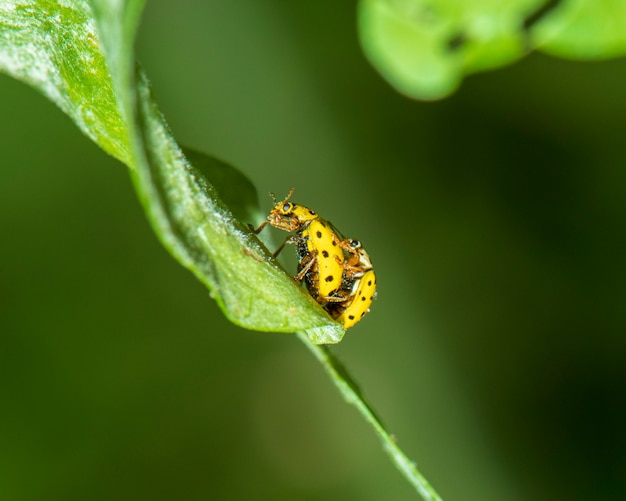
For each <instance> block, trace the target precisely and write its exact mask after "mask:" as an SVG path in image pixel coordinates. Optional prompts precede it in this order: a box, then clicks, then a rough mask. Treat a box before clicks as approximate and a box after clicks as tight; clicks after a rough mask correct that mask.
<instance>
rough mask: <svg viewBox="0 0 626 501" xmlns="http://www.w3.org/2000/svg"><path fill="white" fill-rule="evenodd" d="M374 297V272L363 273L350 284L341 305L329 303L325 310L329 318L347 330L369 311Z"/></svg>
mask: <svg viewBox="0 0 626 501" xmlns="http://www.w3.org/2000/svg"><path fill="white" fill-rule="evenodd" d="M375 295H376V275H375V274H374V270H369V271H367V272H365V274H364V275H363V276H362V277H359V278H357V279H355V280H354V281H353V282H352V288H351V289H350V294H349V295H348V298H347V299H346V300H345V301H343V302H341V303H329V308H328V309H327V311H328V313H329V314H330V316H331V317H333V318H334V319H335V320H336V321H337V322H340V323H342V324H343V326H344V327H345V328H346V329H349V328H350V327H352V326H353V325H354V324H356V323H357V322H358V321H359V320H361V319H362V318H363V317H364V316H365V314H366V313H367V312H368V311H370V307H371V306H372V301H374V297H375Z"/></svg>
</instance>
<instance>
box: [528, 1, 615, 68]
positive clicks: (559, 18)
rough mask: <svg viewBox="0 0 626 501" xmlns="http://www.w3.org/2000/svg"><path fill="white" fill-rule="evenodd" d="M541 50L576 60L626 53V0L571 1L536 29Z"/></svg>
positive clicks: (534, 31)
mask: <svg viewBox="0 0 626 501" xmlns="http://www.w3.org/2000/svg"><path fill="white" fill-rule="evenodd" d="M532 35H533V38H534V40H535V43H536V45H537V46H538V47H539V48H540V50H541V51H543V52H547V53H549V54H552V55H555V56H560V57H566V58H572V59H606V58H611V57H617V56H622V55H624V54H625V53H626V2H625V1H624V0H594V1H590V0H569V1H567V2H562V4H561V5H559V6H558V8H555V9H554V11H553V12H552V13H551V14H550V15H547V16H546V18H545V19H544V20H543V21H542V22H541V23H539V24H538V25H537V27H536V29H535V30H533V32H532Z"/></svg>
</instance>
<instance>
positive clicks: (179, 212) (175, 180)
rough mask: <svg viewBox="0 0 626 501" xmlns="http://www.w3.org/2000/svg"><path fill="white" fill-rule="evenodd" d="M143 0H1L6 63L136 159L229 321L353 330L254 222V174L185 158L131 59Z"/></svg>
mask: <svg viewBox="0 0 626 501" xmlns="http://www.w3.org/2000/svg"><path fill="white" fill-rule="evenodd" d="M143 3H144V2H143V0H127V1H123V0H93V1H92V2H91V3H89V2H87V1H83V0H65V1H61V2H57V1H51V0H37V1H27V0H4V1H3V3H2V4H1V5H0V70H1V71H4V72H6V73H8V74H9V75H12V76H14V77H16V78H19V79H21V80H23V81H24V82H26V83H28V84H29V85H31V86H33V87H35V88H36V89H38V90H39V91H40V92H42V93H43V94H44V95H46V96H47V97H48V98H50V99H51V100H52V101H54V102H55V103H56V104H57V105H58V106H59V107H60V108H61V109H62V110H63V111H64V112H65V113H67V114H68V115H69V116H70V117H71V118H72V119H73V120H74V121H75V122H76V124H77V125H78V126H79V127H80V129H81V130H82V131H83V132H84V133H85V134H86V135H87V136H89V137H90V138H91V139H93V140H94V141H95V142H96V143H97V144H99V145H100V146H101V147H102V148H103V149H104V150H105V151H107V152H108V153H110V154H111V155H113V156H115V157H116V158H118V159H119V160H121V161H122V162H124V163H125V164H126V165H128V166H129V167H130V168H131V175H132V178H133V181H134V183H135V188H136V190H137V193H138V194H139V197H140V199H141V201H142V203H143V205H144V209H145V211H146V213H147V215H148V218H149V220H150V222H151V223H152V226H153V228H154V230H155V232H156V234H157V236H158V237H159V239H160V240H161V242H162V243H163V244H164V245H165V247H166V248H167V249H168V250H169V251H170V252H171V253H172V255H174V256H175V257H176V259H178V261H180V263H181V264H183V266H185V267H186V268H188V269H189V270H191V271H192V272H193V273H194V274H195V275H196V276H197V277H198V278H199V279H200V280H201V281H202V282H203V283H204V284H205V285H206V286H207V287H208V288H209V290H210V292H211V295H212V296H213V297H214V298H215V300H216V301H217V302H218V304H219V305H220V306H221V308H222V309H223V311H224V313H225V314H226V315H227V317H228V318H229V319H230V320H231V321H232V322H234V323H236V324H238V325H241V326H243V327H246V328H249V329H255V330H260V331H275V332H295V331H298V330H306V332H307V335H308V336H309V338H310V339H311V340H312V341H313V342H315V343H335V342H338V341H340V340H341V338H342V336H343V333H344V329H343V328H342V327H341V326H340V325H339V324H337V323H336V322H333V321H332V320H331V319H330V317H329V316H328V315H327V314H326V313H325V312H324V310H323V309H322V308H321V307H320V306H319V305H318V304H317V303H316V302H315V301H314V300H313V299H311V297H310V296H309V295H308V293H306V292H305V291H304V290H303V289H302V288H301V287H300V286H299V285H297V284H296V283H295V282H294V281H293V279H292V278H291V277H290V276H289V275H288V274H287V273H286V272H285V271H284V270H283V269H282V268H281V267H280V266H279V265H278V264H277V263H276V262H275V261H274V260H272V259H271V257H270V255H269V252H268V250H267V249H266V248H265V247H264V246H263V245H262V244H261V243H260V241H259V240H258V239H257V237H256V236H255V235H254V234H253V233H252V232H251V231H250V230H249V229H248V227H247V224H246V223H255V222H258V220H259V219H260V211H259V209H258V206H257V203H256V194H255V193H254V188H253V187H252V185H251V184H250V182H249V181H248V180H246V179H245V178H244V177H243V176H242V175H241V174H240V173H238V172H237V171H236V170H234V169H233V168H232V167H229V166H227V165H226V164H224V163H221V162H219V161H217V160H215V159H211V158H210V157H207V156H204V155H202V154H199V153H196V152H188V155H189V157H187V156H185V154H184V152H183V150H182V149H181V148H180V147H179V146H178V145H177V143H176V141H175V140H174V138H173V137H172V135H171V133H170V131H169V129H168V128H167V125H166V123H165V120H164V118H163V116H162V115H161V113H160V112H159V110H158V108H157V106H156V104H155V102H154V99H153V98H152V95H151V93H150V86H149V83H148V80H147V78H146V76H145V74H144V73H143V72H142V71H141V69H139V68H138V67H137V66H136V64H135V62H134V59H133V45H134V37H135V32H136V29H137V25H138V21H139V16H140V14H141V9H142V7H143ZM189 159H191V160H192V161H194V162H196V166H193V165H192V163H191V162H190V160H189ZM209 179H215V180H216V181H218V182H219V187H220V188H219V191H218V190H216V189H215V188H214V187H213V185H212V184H211V182H210V181H209ZM224 200H227V201H229V202H230V203H232V209H233V210H232V211H231V209H230V208H229V207H228V206H227V205H226V204H225V203H224ZM233 211H234V212H235V213H236V214H237V215H238V216H239V217H241V218H244V220H243V221H239V220H237V219H236V218H235V216H234V214H233ZM164 286H166V285H165V284H164Z"/></svg>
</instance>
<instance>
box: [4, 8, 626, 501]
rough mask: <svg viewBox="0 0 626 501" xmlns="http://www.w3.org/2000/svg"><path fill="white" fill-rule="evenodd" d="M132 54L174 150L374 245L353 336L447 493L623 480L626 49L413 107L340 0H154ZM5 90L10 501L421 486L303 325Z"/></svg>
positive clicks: (349, 346)
mask: <svg viewBox="0 0 626 501" xmlns="http://www.w3.org/2000/svg"><path fill="white" fill-rule="evenodd" d="M138 52H139V59H140V60H141V61H142V63H143V65H144V67H145V69H146V70H147V72H148V74H149V75H150V77H151V79H152V82H153V85H154V89H155V93H156V95H157V98H158V100H159V102H160V104H161V106H162V109H163V111H164V113H165V115H166V117H167V118H168V120H169V122H170V125H171V126H172V128H173V131H174V133H175V135H176V136H177V138H178V139H179V141H180V142H181V143H182V144H185V145H188V146H192V147H194V148H196V149H199V150H202V151H205V152H208V153H211V154H214V155H216V156H218V157H220V158H222V159H224V160H226V161H228V162H230V163H232V164H234V165H236V166H238V167H239V168H240V169H241V170H243V171H244V172H245V173H246V174H247V175H248V176H249V177H250V178H251V179H252V180H253V181H254V182H255V184H256V185H257V187H258V190H259V196H260V198H261V201H262V203H263V205H264V207H266V208H267V209H269V206H270V199H269V197H266V193H267V192H269V191H274V192H276V193H277V194H283V193H286V192H287V191H288V189H289V188H290V187H291V186H295V187H296V190H297V191H296V196H295V199H296V201H300V202H302V203H305V204H307V205H310V206H311V207H313V208H315V209H317V210H318V211H319V212H320V213H321V214H322V215H323V216H324V217H326V218H328V219H331V220H332V221H333V223H335V225H337V226H338V227H339V228H340V229H342V231H344V232H345V233H347V234H349V235H350V236H352V237H358V238H360V239H361V240H363V241H364V242H365V243H366V246H367V248H368V250H369V251H370V253H371V255H372V256H373V260H374V263H375V265H376V268H377V272H378V278H379V284H380V285H379V297H378V300H377V301H376V303H375V304H374V307H373V311H372V313H371V314H370V315H369V316H368V317H367V318H366V319H365V320H364V321H363V322H362V323H361V324H359V325H358V326H357V327H355V328H354V329H353V330H351V331H350V332H349V333H348V335H347V336H346V338H345V341H344V342H343V343H342V344H341V345H340V346H339V347H337V349H336V350H335V351H336V353H338V354H339V355H340V356H341V358H342V359H343V361H344V362H345V363H346V365H347V366H348V367H349V368H350V369H351V371H352V372H353V374H354V376H355V377H356V378H357V380H358V381H359V382H360V383H361V385H362V387H363V388H364V390H365V393H366V395H367V396H368V397H369V398H370V400H371V401H372V402H373V404H374V406H375V407H376V409H377V410H378V411H379V412H380V414H381V415H382V416H383V419H384V421H385V422H386V424H387V425H388V427H389V428H390V430H391V431H392V432H393V433H395V434H396V436H397V437H398V439H399V441H400V445H401V446H402V447H403V448H404V450H405V451H406V452H407V453H408V454H409V456H411V457H412V458H413V459H415V460H417V462H418V465H419V467H420V468H421V470H422V472H423V473H424V474H425V475H426V476H427V477H428V479H429V480H430V481H431V482H432V483H433V484H434V486H435V487H436V488H437V490H438V491H439V493H440V494H441V495H442V496H443V497H444V499H446V500H524V499H529V500H531V499H532V500H555V499H564V500H590V499H593V500H621V499H625V498H626V431H625V426H624V423H625V422H626V411H625V408H626V407H625V406H624V403H625V402H624V399H625V395H626V337H625V334H626V308H625V305H626V264H625V259H624V258H625V257H626V197H625V193H626V170H625V169H624V160H623V158H624V151H625V149H626V141H625V139H624V132H625V131H626V92H624V89H625V88H626V61H624V60H622V61H613V62H606V63H594V64H583V63H574V62H566V61H562V60H556V59H551V58H548V57H544V56H533V57H530V58H528V59H526V60H525V61H523V62H522V63H520V64H517V65H515V66H513V67H511V68H508V69H504V70H501V71H497V72H492V73H487V74H484V75H478V76H475V77H472V78H470V79H469V80H468V81H466V82H465V83H464V85H463V86H462V88H461V90H460V91H459V92H458V93H457V94H456V95H455V96H453V97H452V98H451V99H448V100H446V101H443V102H438V103H429V104H424V103H417V102H412V101H409V100H407V99H405V98H403V97H402V96H400V95H398V94H396V93H395V92H394V91H393V90H392V89H391V88H390V87H389V86H388V85H386V84H385V83H384V82H383V80H382V78H381V77H380V76H379V75H378V74H376V73H375V71H374V70H373V69H372V68H371V67H370V66H369V65H368V64H367V62H366V61H365V60H364V56H363V54H362V53H361V51H360V49H359V46H358V43H357V35H356V30H355V3H354V2H345V3H340V2H334V1H330V0H325V1H318V2H284V1H278V0H264V1H263V2H247V1H244V0H238V1H233V0H231V1H218V0H212V1H207V2H194V1H191V0H185V1H178V2H166V1H156V0H153V1H151V2H149V3H148V6H147V9H146V12H145V16H144V19H143V24H142V29H141V32H140V37H139V44H138ZM0 96H1V99H0V116H1V117H2V121H1V122H0V148H1V151H2V159H3V161H2V167H1V168H0V231H1V232H2V233H1V234H2V237H1V243H2V245H0V498H1V499H3V500H4V499H7V500H57V499H58V500H92V499H95V500H99V499H103V500H104V499H106V500H109V499H163V500H171V499H185V500H196V499H197V500H205V499H220V500H221V499H224V500H240V499H255V500H307V501H309V500H346V499H350V500H352V499H354V500H365V501H369V500H404V499H416V497H417V496H416V495H415V493H414V492H413V491H412V490H411V488H410V487H409V486H408V484H407V483H406V482H405V481H404V480H403V478H402V477H401V476H400V474H399V473H398V472H397V471H396V470H394V468H393V467H392V466H391V464H390V462H389V461H388V460H387V458H386V456H385V455H384V453H383V452H382V450H381V448H380V446H379V444H378V441H377V438H376V437H375V436H374V435H373V433H372V431H371V430H370V429H369V428H368V427H367V426H366V425H365V424H364V423H363V421H362V419H361V418H360V417H359V415H358V414H357V413H356V411H355V410H354V409H353V408H351V407H349V406H347V405H346V404H345V403H344V402H343V401H342V400H341V398H340V396H339V395H338V393H337V391H336V390H335V389H334V388H333V387H332V385H331V383H330V382H329V380H328V379H327V377H326V375H325V374H324V373H323V371H322V369H321V367H320V366H318V364H317V363H315V362H314V361H313V359H312V357H311V356H309V354H308V353H307V352H306V350H305V348H304V347H303V346H302V345H301V344H300V343H299V342H298V341H297V340H296V339H295V338H294V337H293V336H289V335H279V334H264V333H256V332H249V331H244V330H242V329H239V328H237V327H234V326H232V325H230V324H229V323H228V322H227V321H225V319H224V318H223V316H222V314H221V313H220V311H219V310H218V308H217V307H216V305H215V303H214V302H213V301H212V300H211V299H210V298H209V295H208V293H207V291H206V290H205V289H204V288H203V287H202V286H201V284H200V283H199V282H197V281H196V280H195V279H194V278H193V277H192V275H191V274H190V273H189V272H187V271H185V270H184V269H183V268H182V267H180V266H179V265H178V264H177V263H176V262H175V261H174V260H173V259H171V258H170V257H169V255H167V253H166V252H165V250H164V249H163V248H162V247H161V246H160V244H159V243H158V242H157V240H156V238H155V236H154V235H153V234H152V233H151V230H150V229H149V227H148V224H147V222H146V220H145V217H144V216H143V214H142V211H141V208H140V206H139V204H138V202H137V200H136V198H135V195H134V193H133V191H132V187H131V183H130V181H129V178H128V173H127V172H126V168H125V167H124V166H122V165H121V164H119V163H117V162H116V161H115V160H113V159H112V158H110V157H107V156H106V155H105V154H104V153H103V152H102V151H100V150H99V149H98V148H97V147H96V146H95V145H94V144H92V143H91V142H90V141H89V140H88V139H86V138H85V137H84V136H82V135H81V134H80V132H79V131H78V129H77V128H76V127H75V126H74V125H73V124H72V123H71V122H70V120H69V119H68V118H67V117H65V116H64V115H63V114H62V113H61V112H60V111H59V110H58V109H57V108H56V107H55V106H53V105H52V104H51V103H49V102H48V101H46V100H45V99H44V98H42V97H41V96H39V95H38V94H37V93H36V92H35V91H33V90H31V89H30V88H28V87H26V86H25V85H23V84H20V83H18V82H15V81H13V80H11V79H10V78H8V77H5V76H0Z"/></svg>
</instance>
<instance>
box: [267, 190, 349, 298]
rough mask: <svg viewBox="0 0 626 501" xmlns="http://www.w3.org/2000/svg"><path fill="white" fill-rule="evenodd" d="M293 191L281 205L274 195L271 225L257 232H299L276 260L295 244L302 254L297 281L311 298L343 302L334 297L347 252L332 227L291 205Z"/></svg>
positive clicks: (340, 281)
mask: <svg viewBox="0 0 626 501" xmlns="http://www.w3.org/2000/svg"><path fill="white" fill-rule="evenodd" d="M293 191H294V190H293V188H292V189H291V191H290V192H289V195H287V198H285V199H284V200H283V201H281V202H278V201H276V198H275V197H274V195H272V197H274V207H273V208H272V210H271V211H270V214H269V216H268V217H267V221H264V222H263V223H262V224H261V225H260V226H259V227H258V228H257V229H256V230H255V233H259V232H260V231H261V230H262V229H263V228H264V227H265V226H266V225H267V224H270V225H271V226H274V227H275V228H278V229H281V230H285V231H295V234H294V235H292V236H291V237H289V238H287V239H286V240H285V242H284V243H283V244H282V245H281V246H280V247H279V248H278V249H276V251H275V252H274V257H276V256H277V255H278V254H279V253H280V251H281V250H282V249H283V248H284V246H285V245H286V244H295V245H296V249H297V253H298V274H297V275H296V276H295V277H294V279H295V280H297V281H298V282H301V281H302V280H304V283H305V285H306V288H307V290H308V291H309V293H310V294H311V296H312V297H313V298H314V299H315V300H316V301H317V302H319V303H320V304H325V303H327V302H329V301H340V300H341V299H338V298H335V297H333V296H332V294H333V293H334V292H335V291H337V290H338V289H339V288H340V287H341V285H342V282H343V275H344V268H343V264H344V260H345V257H344V251H343V248H342V246H341V245H340V243H341V240H340V239H339V238H338V237H337V235H336V234H335V231H334V228H333V227H332V225H331V224H330V223H329V222H328V221H325V220H324V219H322V218H320V217H319V215H318V214H317V213H316V212H315V211H314V210H311V209H309V208H308V207H304V206H302V205H298V204H295V203H293V202H289V199H290V198H291V195H292V194H293Z"/></svg>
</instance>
